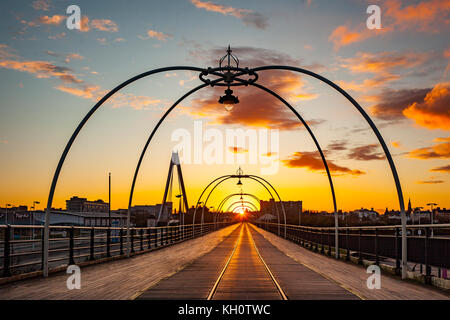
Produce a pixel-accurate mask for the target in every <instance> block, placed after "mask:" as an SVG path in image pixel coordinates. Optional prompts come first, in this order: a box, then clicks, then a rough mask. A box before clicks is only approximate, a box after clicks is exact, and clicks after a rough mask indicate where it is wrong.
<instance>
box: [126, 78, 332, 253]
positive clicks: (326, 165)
mask: <svg viewBox="0 0 450 320" xmlns="http://www.w3.org/2000/svg"><path fill="white" fill-rule="evenodd" d="M210 73H211V74H215V73H213V72H210ZM220 80H221V79H218V80H215V81H216V82H218V81H220ZM236 80H237V81H239V82H242V83H244V84H245V83H246V84H250V85H253V86H255V87H257V88H259V89H261V90H263V91H266V92H268V93H269V94H271V95H273V96H274V97H276V98H277V99H279V100H280V101H281V102H283V103H284V104H285V105H286V106H287V107H288V108H289V109H290V110H291V111H292V112H293V113H294V114H295V115H296V116H297V118H298V119H299V120H300V121H301V123H302V124H303V126H304V127H305V128H306V129H307V131H308V133H309V135H310V136H311V138H312V139H313V141H314V144H315V145H316V147H317V149H318V151H319V154H320V156H321V159H322V162H323V164H324V167H325V170H326V172H327V176H328V181H329V184H330V189H331V195H332V199H333V208H334V212H335V213H336V212H337V204H336V195H335V192H334V185H333V181H332V178H331V173H330V170H329V167H328V164H327V161H326V158H325V156H324V154H323V151H322V148H321V147H320V144H319V142H318V141H317V139H316V137H315V135H314V133H313V132H312V130H311V128H310V127H309V125H308V124H307V122H306V121H305V120H304V119H303V117H302V116H301V115H300V114H299V113H298V112H297V110H295V109H294V108H293V107H292V106H291V105H290V104H289V103H288V102H287V101H286V100H285V99H283V98H282V97H280V96H279V95H278V94H277V93H275V92H274V91H272V90H270V89H269V88H267V87H264V86H262V85H259V84H255V83H253V82H246V81H244V80H242V79H238V78H237V79H236ZM208 84H210V85H214V83H211V82H209V83H208ZM203 87H204V86H203V85H201V86H199V87H198V88H199V89H201V88H203ZM195 89H196V88H195ZM199 89H197V90H199ZM197 90H195V91H197ZM187 96H189V94H187V95H185V96H184V98H182V99H180V101H179V102H181V101H182V100H183V99H185V98H186V97H187ZM179 102H178V103H179ZM175 107H176V104H175V105H173V106H172V107H171V108H169V109H168V110H167V111H166V113H165V114H164V117H166V116H167V115H168V114H169V113H170V112H171V111H172V110H173V109H174V108H175ZM159 124H160V123H158V126H159ZM156 130H157V127H155V129H153V131H152V134H151V135H150V137H149V139H148V140H147V143H146V145H145V147H144V149H143V151H142V153H141V156H140V159H142V158H143V156H144V154H145V152H146V149H147V147H148V144H149V143H150V141H151V139H152V137H153V135H154V133H155V131H156ZM139 166H140V163H139V164H138V166H137V168H136V171H135V178H134V179H133V185H132V191H131V192H133V190H134V184H135V180H136V177H137V174H138V172H139ZM218 179H220V177H219V178H217V180H218ZM214 181H216V180H214ZM214 181H212V182H211V183H210V184H209V185H208V186H207V188H208V187H209V186H210V185H211V184H212V183H213V182H214ZM271 187H272V189H273V186H271ZM207 188H205V189H204V190H203V191H202V194H201V195H200V197H199V201H200V199H201V197H202V196H203V193H204V192H205V191H206V189H207ZM274 190H275V189H274ZM131 198H132V194H130V202H129V208H130V207H131ZM280 203H281V207H282V210H283V214H284V220H285V223H284V224H285V235H286V212H285V210H284V205H283V203H282V201H281V199H280ZM275 207H276V210H277V211H278V207H277V206H275ZM197 208H198V201H197V204H196V207H195V211H194V219H195V215H196V211H197ZM129 210H130V209H129ZM277 215H279V213H277ZM202 216H203V210H202ZM278 219H279V218H278ZM193 223H194V224H195V220H193ZM127 225H129V223H127ZM335 227H336V228H337V227H338V225H337V216H336V215H335ZM335 234H336V238H338V235H337V232H335ZM335 241H336V243H338V239H337V240H335ZM128 242H129V241H128V238H127V243H128ZM127 247H128V245H127ZM336 252H337V250H336ZM336 254H337V253H336Z"/></svg>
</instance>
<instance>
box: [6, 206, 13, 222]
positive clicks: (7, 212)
mask: <svg viewBox="0 0 450 320" xmlns="http://www.w3.org/2000/svg"><path fill="white" fill-rule="evenodd" d="M8 207H12V206H11V205H10V204H9V203H7V204H6V213H5V224H8Z"/></svg>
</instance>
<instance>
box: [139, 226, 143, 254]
mask: <svg viewBox="0 0 450 320" xmlns="http://www.w3.org/2000/svg"><path fill="white" fill-rule="evenodd" d="M139 240H140V241H141V251H142V250H144V229H141V230H140V231H139Z"/></svg>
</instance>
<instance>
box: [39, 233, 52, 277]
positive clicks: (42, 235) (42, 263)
mask: <svg viewBox="0 0 450 320" xmlns="http://www.w3.org/2000/svg"><path fill="white" fill-rule="evenodd" d="M41 230H42V231H41V237H42V239H41V257H42V262H41V270H44V242H45V232H44V229H41ZM49 249H50V248H49Z"/></svg>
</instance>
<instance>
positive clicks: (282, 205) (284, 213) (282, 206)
mask: <svg viewBox="0 0 450 320" xmlns="http://www.w3.org/2000/svg"><path fill="white" fill-rule="evenodd" d="M249 176H250V177H253V178H257V179H261V180H262V181H264V182H265V183H267V184H268V185H269V186H270V187H271V188H272V190H273V191H274V192H275V194H276V195H277V197H278V200H280V205H281V209H282V210H283V215H284V237H285V238H286V210H284V204H283V201H281V198H280V195H279V194H278V192H277V190H276V189H275V188H274V187H273V185H271V184H270V182H269V181H267V180H266V179H264V178H261V177H259V176H256V175H249ZM275 208H277V211H278V206H277V204H276V202H275Z"/></svg>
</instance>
